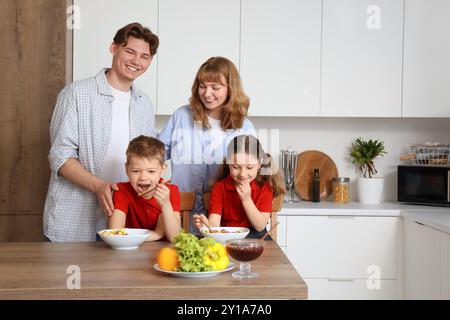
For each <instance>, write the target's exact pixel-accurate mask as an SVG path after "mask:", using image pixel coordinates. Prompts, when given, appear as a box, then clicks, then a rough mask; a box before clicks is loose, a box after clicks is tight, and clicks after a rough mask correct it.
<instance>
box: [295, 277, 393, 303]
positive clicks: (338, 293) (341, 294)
mask: <svg viewBox="0 0 450 320" xmlns="http://www.w3.org/2000/svg"><path fill="white" fill-rule="evenodd" d="M304 280H305V282H306V284H307V285H308V299H310V300H324V299H330V300H347V299H348V300H377V299H386V300H393V299H397V281H396V280H380V286H379V289H377V288H374V289H369V288H368V286H367V284H366V280H362V279H339V280H335V279H304Z"/></svg>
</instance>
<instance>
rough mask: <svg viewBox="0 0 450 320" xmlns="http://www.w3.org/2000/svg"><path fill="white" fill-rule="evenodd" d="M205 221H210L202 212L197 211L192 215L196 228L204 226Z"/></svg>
mask: <svg viewBox="0 0 450 320" xmlns="http://www.w3.org/2000/svg"><path fill="white" fill-rule="evenodd" d="M204 221H206V222H208V218H207V217H206V216H205V215H204V214H203V213H202V214H198V213H195V214H194V215H193V216H192V222H193V223H194V226H195V228H197V230H200V229H201V228H202V227H204V226H205V225H204Z"/></svg>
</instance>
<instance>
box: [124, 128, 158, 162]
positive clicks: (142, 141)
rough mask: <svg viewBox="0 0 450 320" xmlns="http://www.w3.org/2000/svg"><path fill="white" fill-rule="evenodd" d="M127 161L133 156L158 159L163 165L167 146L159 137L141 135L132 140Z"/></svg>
mask: <svg viewBox="0 0 450 320" xmlns="http://www.w3.org/2000/svg"><path fill="white" fill-rule="evenodd" d="M126 154H127V163H129V162H130V157H131V156H136V157H139V158H150V159H155V158H156V159H157V160H158V161H159V163H160V164H161V165H163V164H164V162H165V155H166V148H165V147H164V144H163V143H162V142H161V141H159V140H158V139H155V138H152V137H147V136H144V135H140V136H139V137H136V138H134V139H133V140H131V141H130V143H129V144H128V148H127V153H126Z"/></svg>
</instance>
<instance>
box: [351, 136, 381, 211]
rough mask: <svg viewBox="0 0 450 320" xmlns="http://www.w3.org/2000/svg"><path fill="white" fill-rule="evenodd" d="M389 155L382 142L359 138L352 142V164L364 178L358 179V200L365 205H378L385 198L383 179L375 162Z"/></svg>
mask: <svg viewBox="0 0 450 320" xmlns="http://www.w3.org/2000/svg"><path fill="white" fill-rule="evenodd" d="M385 154H387V152H386V150H385V148H384V142H383V141H380V140H371V139H370V140H368V141H367V140H364V139H362V138H357V139H356V140H355V141H353V142H352V146H351V150H350V157H351V158H352V163H354V164H356V165H357V166H358V167H359V172H360V173H361V175H362V177H360V178H359V179H358V200H359V202H361V203H364V204H378V203H380V202H381V201H382V198H383V186H384V178H383V177H374V175H376V174H377V170H376V168H375V164H374V160H375V158H377V157H379V156H384V155H385Z"/></svg>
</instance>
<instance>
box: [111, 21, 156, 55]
mask: <svg viewBox="0 0 450 320" xmlns="http://www.w3.org/2000/svg"><path fill="white" fill-rule="evenodd" d="M129 37H133V38H136V39H141V40H144V41H145V42H147V43H148V45H149V47H150V54H151V55H152V56H154V55H155V54H156V51H158V46H159V38H158V36H157V35H156V34H154V33H153V32H152V31H151V30H150V29H149V28H147V27H144V26H142V25H141V24H140V23H139V22H133V23H130V24H127V25H126V26H124V27H122V28H120V29H119V30H118V31H117V32H116V35H115V36H114V43H115V44H117V45H119V46H126V45H127V42H128V38H129Z"/></svg>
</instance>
